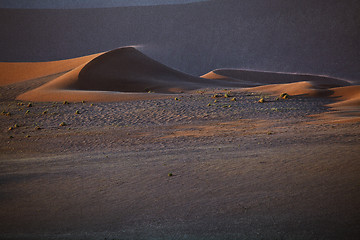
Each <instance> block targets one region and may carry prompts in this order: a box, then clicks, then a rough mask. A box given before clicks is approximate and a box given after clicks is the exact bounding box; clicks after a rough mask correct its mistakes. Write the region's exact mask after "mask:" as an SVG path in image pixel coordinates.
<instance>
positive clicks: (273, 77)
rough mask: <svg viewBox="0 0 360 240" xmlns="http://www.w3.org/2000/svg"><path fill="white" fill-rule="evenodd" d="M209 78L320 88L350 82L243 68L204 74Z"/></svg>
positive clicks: (257, 83)
mask: <svg viewBox="0 0 360 240" xmlns="http://www.w3.org/2000/svg"><path fill="white" fill-rule="evenodd" d="M201 77H203V78H207V79H223V80H233V81H239V80H240V81H242V82H243V84H244V85H247V86H248V87H250V86H256V85H264V84H277V83H292V82H303V81H307V82H312V83H314V84H316V86H317V87H318V88H329V87H343V86H348V85H350V83H349V82H348V81H346V80H343V79H337V78H332V77H328V76H318V75H310V74H298V73H279V72H265V71H251V70H242V69H217V70H213V71H211V72H209V73H207V74H205V75H203V76H201Z"/></svg>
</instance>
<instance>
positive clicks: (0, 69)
mask: <svg viewBox="0 0 360 240" xmlns="http://www.w3.org/2000/svg"><path fill="white" fill-rule="evenodd" d="M100 54H101V53H98V54H93V55H89V56H84V57H79V58H73V59H66V60H60V61H50V62H0V86H5V85H8V84H12V83H17V82H22V81H26V80H30V79H35V78H40V77H44V76H49V75H53V74H57V73H61V72H66V71H69V70H71V69H74V68H76V67H78V66H79V65H81V64H83V63H86V62H88V61H90V60H92V59H94V58H95V57H97V56H99V55H100Z"/></svg>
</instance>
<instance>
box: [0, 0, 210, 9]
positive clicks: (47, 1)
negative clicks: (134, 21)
mask: <svg viewBox="0 0 360 240" xmlns="http://www.w3.org/2000/svg"><path fill="white" fill-rule="evenodd" d="M200 1H207V0H31V1H29V0H0V8H22V9H57V8H62V9H71V8H99V7H119V6H146V5H163V4H183V3H189V2H200Z"/></svg>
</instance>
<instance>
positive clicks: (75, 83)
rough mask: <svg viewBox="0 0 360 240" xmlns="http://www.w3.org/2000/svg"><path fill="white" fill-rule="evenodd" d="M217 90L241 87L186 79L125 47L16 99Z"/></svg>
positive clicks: (139, 96)
mask: <svg viewBox="0 0 360 240" xmlns="http://www.w3.org/2000/svg"><path fill="white" fill-rule="evenodd" d="M216 86H227V87H234V86H239V85H238V84H237V83H236V82H233V81H222V80H220V81H219V80H216V79H215V80H212V79H203V78H199V77H194V76H191V75H187V74H184V73H182V72H179V71H177V70H174V69H171V68H169V67H167V66H165V65H163V64H161V63H159V62H157V61H155V60H153V59H151V58H149V57H147V56H146V55H144V54H142V53H141V52H140V51H138V50H136V49H135V48H133V47H123V48H119V49H116V50H113V51H109V52H107V53H104V54H102V55H100V56H98V57H96V58H94V59H93V60H91V61H90V62H88V63H85V64H82V65H80V66H79V67H77V68H76V69H74V70H72V71H70V72H68V73H66V74H64V75H62V76H61V77H59V78H57V79H55V80H53V81H51V82H49V83H47V84H45V85H43V86H41V87H39V88H37V89H34V90H32V91H29V92H26V93H24V94H21V95H20V96H18V97H17V99H19V100H29V101H45V102H46V101H64V100H67V101H83V100H86V101H121V100H135V99H138V100H139V99H153V98H159V97H166V96H165V95H163V94H168V93H181V92H184V91H189V90H194V89H199V88H203V87H216ZM148 92H151V93H148ZM154 92H155V93H154ZM158 93H161V94H162V95H161V94H158Z"/></svg>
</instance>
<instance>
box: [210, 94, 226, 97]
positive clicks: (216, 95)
mask: <svg viewBox="0 0 360 240" xmlns="http://www.w3.org/2000/svg"><path fill="white" fill-rule="evenodd" d="M221 97H223V95H221V94H214V95H213V96H212V98H221Z"/></svg>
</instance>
